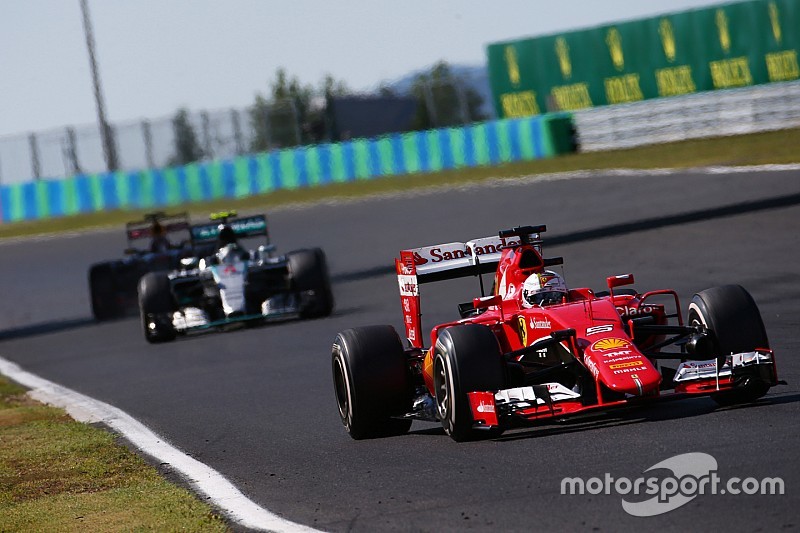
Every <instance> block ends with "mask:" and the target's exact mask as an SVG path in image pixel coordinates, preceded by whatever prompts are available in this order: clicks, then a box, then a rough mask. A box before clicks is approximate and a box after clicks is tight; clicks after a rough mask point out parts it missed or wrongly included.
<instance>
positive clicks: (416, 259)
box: [414, 252, 428, 265]
mask: <svg viewBox="0 0 800 533" xmlns="http://www.w3.org/2000/svg"><path fill="white" fill-rule="evenodd" d="M427 262H428V260H427V259H425V258H424V257H422V256H421V255H419V252H414V264H415V265H424V264H425V263H427Z"/></svg>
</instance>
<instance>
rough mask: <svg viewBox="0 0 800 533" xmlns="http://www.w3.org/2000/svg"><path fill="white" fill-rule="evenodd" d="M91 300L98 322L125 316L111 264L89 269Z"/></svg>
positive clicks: (93, 266)
mask: <svg viewBox="0 0 800 533" xmlns="http://www.w3.org/2000/svg"><path fill="white" fill-rule="evenodd" d="M89 298H90V300H91V304H92V314H93V315H94V318H95V319H96V320H110V319H112V318H119V317H121V316H122V315H123V314H124V311H125V310H124V308H123V307H122V306H121V305H120V303H119V302H118V301H117V294H116V290H115V286H114V270H113V269H112V268H111V265H110V264H108V263H100V264H98V265H92V267H91V268H90V269H89Z"/></svg>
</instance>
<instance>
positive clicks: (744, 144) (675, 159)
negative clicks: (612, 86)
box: [0, 129, 800, 239]
mask: <svg viewBox="0 0 800 533" xmlns="http://www.w3.org/2000/svg"><path fill="white" fill-rule="evenodd" d="M798 146H800V129H790V130H781V131H774V132H766V133H755V134H750V135H739V136H733V137H718V138H713V139H701V140H692V141H682V142H675V143H669V144H660V145H653V146H644V147H640V148H631V149H628V150H612V151H607V152H594V153H579V154H571V155H566V156H561V157H557V158H553V159H545V160H537V161H526V162H519V163H511V164H507V165H503V166H498V167H479V168H464V169H458V170H452V171H447V172H440V173H435V174H411V175H406V176H392V177H387V178H381V179H374V180H364V181H357V182H351V183H337V184H331V185H326V186H320V187H309V188H303V189H295V190H280V191H275V192H272V193H269V194H264V195H257V196H251V197H247V198H241V199H237V200H233V199H224V200H216V201H213V202H207V203H200V204H192V205H191V206H183V207H182V206H174V207H172V208H169V209H168V210H169V211H176V210H181V209H188V210H190V211H191V212H192V213H195V214H198V215H206V214H208V213H209V212H211V211H218V210H220V209H239V210H265V211H267V210H269V209H270V208H273V207H276V206H280V205H286V204H291V203H307V202H316V201H320V200H325V199H329V198H332V197H345V198H348V197H355V196H364V195H370V194H379V193H387V192H394V191H403V190H408V189H414V188H420V187H431V186H448V185H458V184H463V183H468V182H480V181H482V180H487V179H491V178H513V177H520V176H530V175H536V174H550V173H554V172H567V171H574V170H601V169H609V168H632V169H637V168H638V169H644V168H692V167H703V166H713V165H761V164H770V163H798V162H800V150H798V149H797V147H798ZM148 211H152V210H148ZM144 212H146V211H112V212H104V213H95V214H86V215H75V216H71V217H64V218H57V219H50V220H43V221H36V222H17V223H12V224H6V225H0V239H1V238H4V237H15V236H25V235H34V234H41V233H52V232H61V231H70V230H79V229H85V228H90V227H102V226H120V225H121V224H124V223H125V222H126V221H128V220H131V219H135V218H137V217H139V216H141V215H142V214H143V213H144Z"/></svg>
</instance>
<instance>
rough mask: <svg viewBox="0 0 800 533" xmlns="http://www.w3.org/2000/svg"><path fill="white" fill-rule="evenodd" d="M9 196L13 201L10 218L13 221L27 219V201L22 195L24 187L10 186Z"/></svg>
mask: <svg viewBox="0 0 800 533" xmlns="http://www.w3.org/2000/svg"><path fill="white" fill-rule="evenodd" d="M8 196H9V200H10V201H11V212H10V213H9V214H8V218H9V220H11V221H14V222H16V221H17V220H23V219H24V218H25V212H24V210H25V201H24V199H23V195H22V185H21V184H19V183H14V184H12V185H9V186H8Z"/></svg>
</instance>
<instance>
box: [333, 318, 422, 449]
mask: <svg viewBox="0 0 800 533" xmlns="http://www.w3.org/2000/svg"><path fill="white" fill-rule="evenodd" d="M407 366H408V365H407V363H406V356H405V352H404V350H403V344H402V342H401V341H400V337H399V336H398V335H397V332H395V330H394V328H392V327H391V326H367V327H361V328H354V329H348V330H345V331H343V332H341V333H339V334H338V335H337V336H336V339H335V340H334V342H333V348H332V367H333V387H334V391H335V393H336V404H337V407H338V408H339V417H340V418H341V420H342V424H343V425H344V427H345V429H346V430H347V432H348V433H349V434H350V436H351V437H352V438H354V439H357V440H359V439H368V438H374V437H383V436H391V435H402V434H404V433H407V432H408V430H409V428H411V420H410V419H407V418H392V417H398V416H402V415H404V414H406V413H407V412H409V411H410V410H411V391H410V386H409V379H408V369H407Z"/></svg>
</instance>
